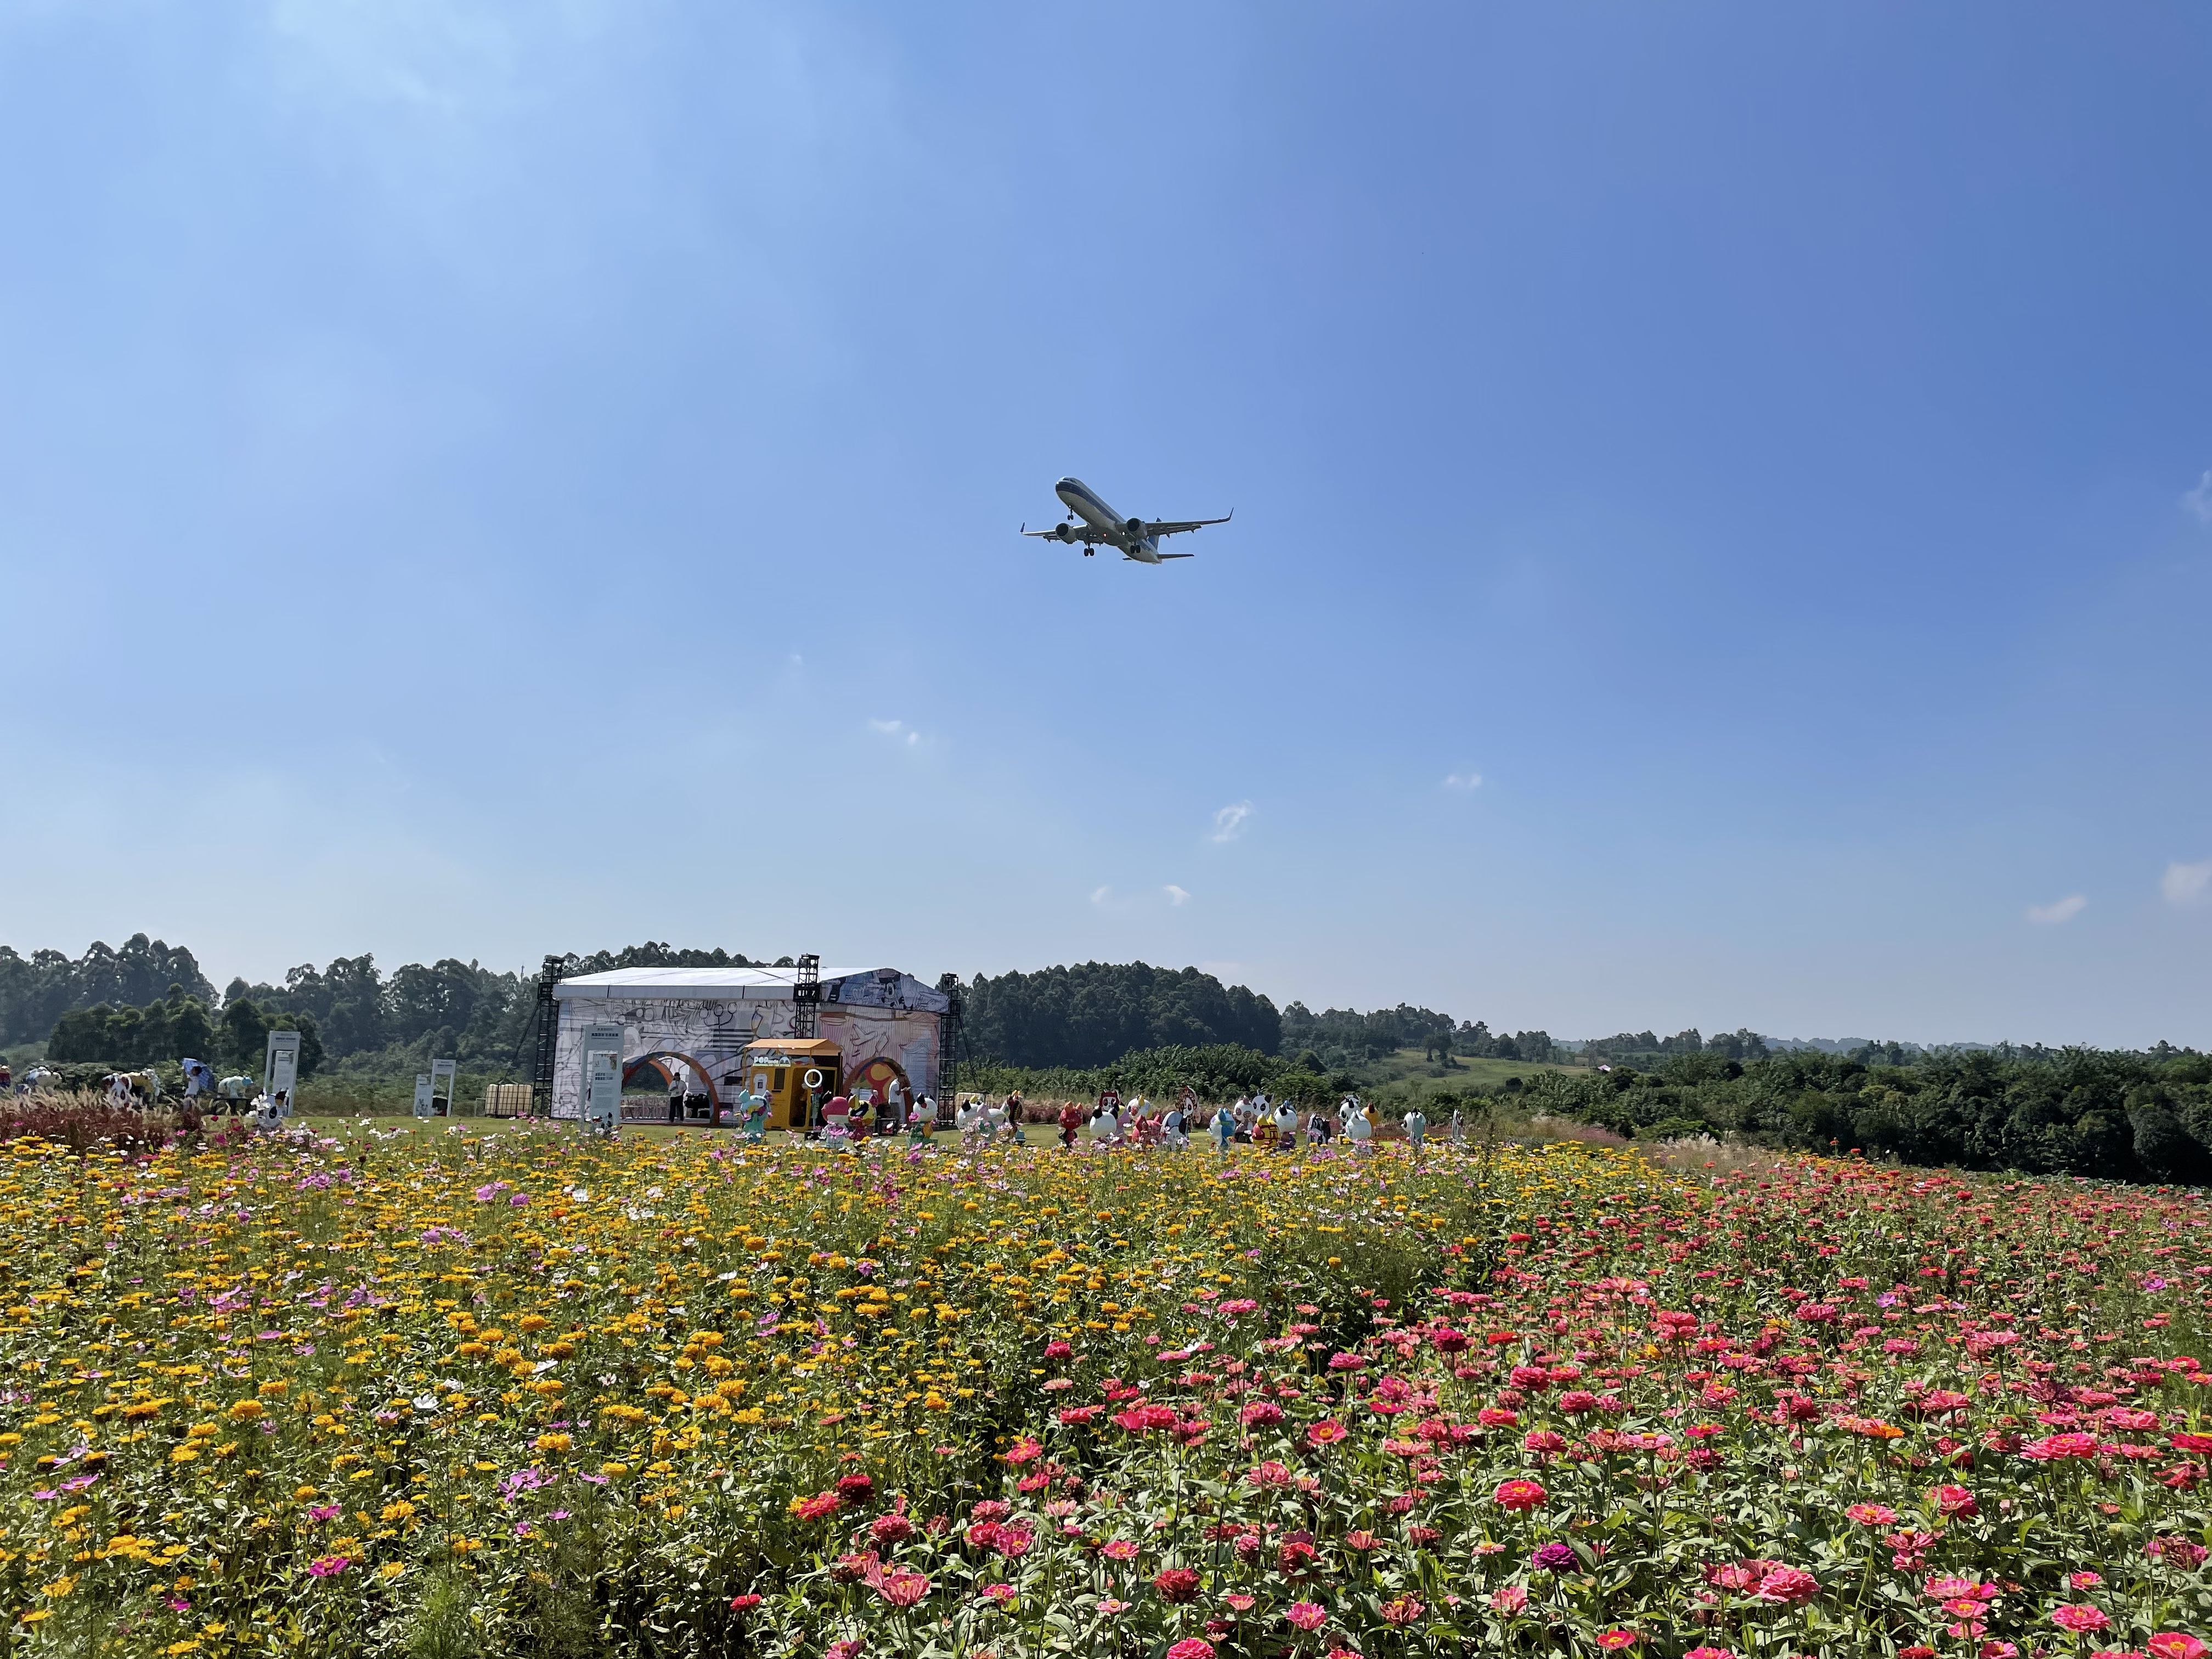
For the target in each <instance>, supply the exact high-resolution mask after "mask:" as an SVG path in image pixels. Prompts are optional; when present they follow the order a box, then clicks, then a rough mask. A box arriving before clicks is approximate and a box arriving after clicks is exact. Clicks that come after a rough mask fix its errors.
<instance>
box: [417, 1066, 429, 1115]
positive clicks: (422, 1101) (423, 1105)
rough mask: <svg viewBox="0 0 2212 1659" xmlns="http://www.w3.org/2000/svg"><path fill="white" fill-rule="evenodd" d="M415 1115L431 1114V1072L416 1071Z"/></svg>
mask: <svg viewBox="0 0 2212 1659" xmlns="http://www.w3.org/2000/svg"><path fill="white" fill-rule="evenodd" d="M415 1115H416V1116H417V1117H428V1116H429V1115H430V1074H429V1073H428V1072H417V1073H415Z"/></svg>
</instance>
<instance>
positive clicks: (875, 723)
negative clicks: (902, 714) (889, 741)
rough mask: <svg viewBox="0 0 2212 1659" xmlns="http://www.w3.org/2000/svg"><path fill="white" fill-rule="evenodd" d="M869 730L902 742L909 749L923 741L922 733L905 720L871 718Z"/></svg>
mask: <svg viewBox="0 0 2212 1659" xmlns="http://www.w3.org/2000/svg"><path fill="white" fill-rule="evenodd" d="M868 730H869V731H871V732H877V733H878V734H879V735H881V736H883V737H886V738H893V739H895V740H896V741H897V742H900V743H902V744H906V745H907V746H908V748H909V749H911V748H913V747H914V746H915V744H919V743H920V742H921V732H917V731H915V729H914V728H913V727H912V726H908V724H907V723H906V722H905V721H904V720H870V721H869V722H868Z"/></svg>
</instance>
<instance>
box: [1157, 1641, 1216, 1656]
mask: <svg viewBox="0 0 2212 1659" xmlns="http://www.w3.org/2000/svg"><path fill="white" fill-rule="evenodd" d="M1167 1659H1213V1644H1212V1643H1211V1642H1209V1641H1207V1640H1206V1639H1205V1638H1203V1637H1199V1636H1186V1637H1184V1638H1183V1639H1182V1641H1180V1642H1178V1643H1176V1644H1175V1645H1174V1646H1173V1647H1171V1648H1170V1649H1169V1650H1168V1651H1167Z"/></svg>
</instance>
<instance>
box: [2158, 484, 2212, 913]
mask: <svg viewBox="0 0 2212 1659" xmlns="http://www.w3.org/2000/svg"><path fill="white" fill-rule="evenodd" d="M2205 476H2206V477H2212V473H2207V474H2206V475H2205ZM2158 890H2159V891H2160V892H2161V893H2163V894H2165V895H2166V902H2167V903H2168V904H2195V903H2196V902H2198V901H2199V900H2200V899H2202V898H2203V896H2204V895H2205V894H2206V892H2207V891H2212V859H2207V860H2204V862H2203V863H2202V864H2169V865H2167V866H2166V875H2165V877H2164V878H2163V879H2161V880H2160V882H2159V884H2158Z"/></svg>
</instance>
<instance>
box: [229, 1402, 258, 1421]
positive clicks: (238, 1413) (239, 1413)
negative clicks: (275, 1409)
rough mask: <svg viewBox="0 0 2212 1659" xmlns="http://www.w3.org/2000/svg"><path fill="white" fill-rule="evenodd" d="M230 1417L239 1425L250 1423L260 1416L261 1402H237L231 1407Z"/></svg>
mask: <svg viewBox="0 0 2212 1659" xmlns="http://www.w3.org/2000/svg"><path fill="white" fill-rule="evenodd" d="M230 1415H231V1416H233V1417H234V1418H236V1419H238V1420H239V1421H240V1422H241V1423H248V1422H251V1421H252V1420H253V1419H255V1418H257V1417H258V1416H260V1415H261V1402H260V1401H258V1400H241V1401H238V1402H237V1403H236V1404H235V1405H234V1406H232V1407H231V1408H230Z"/></svg>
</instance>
